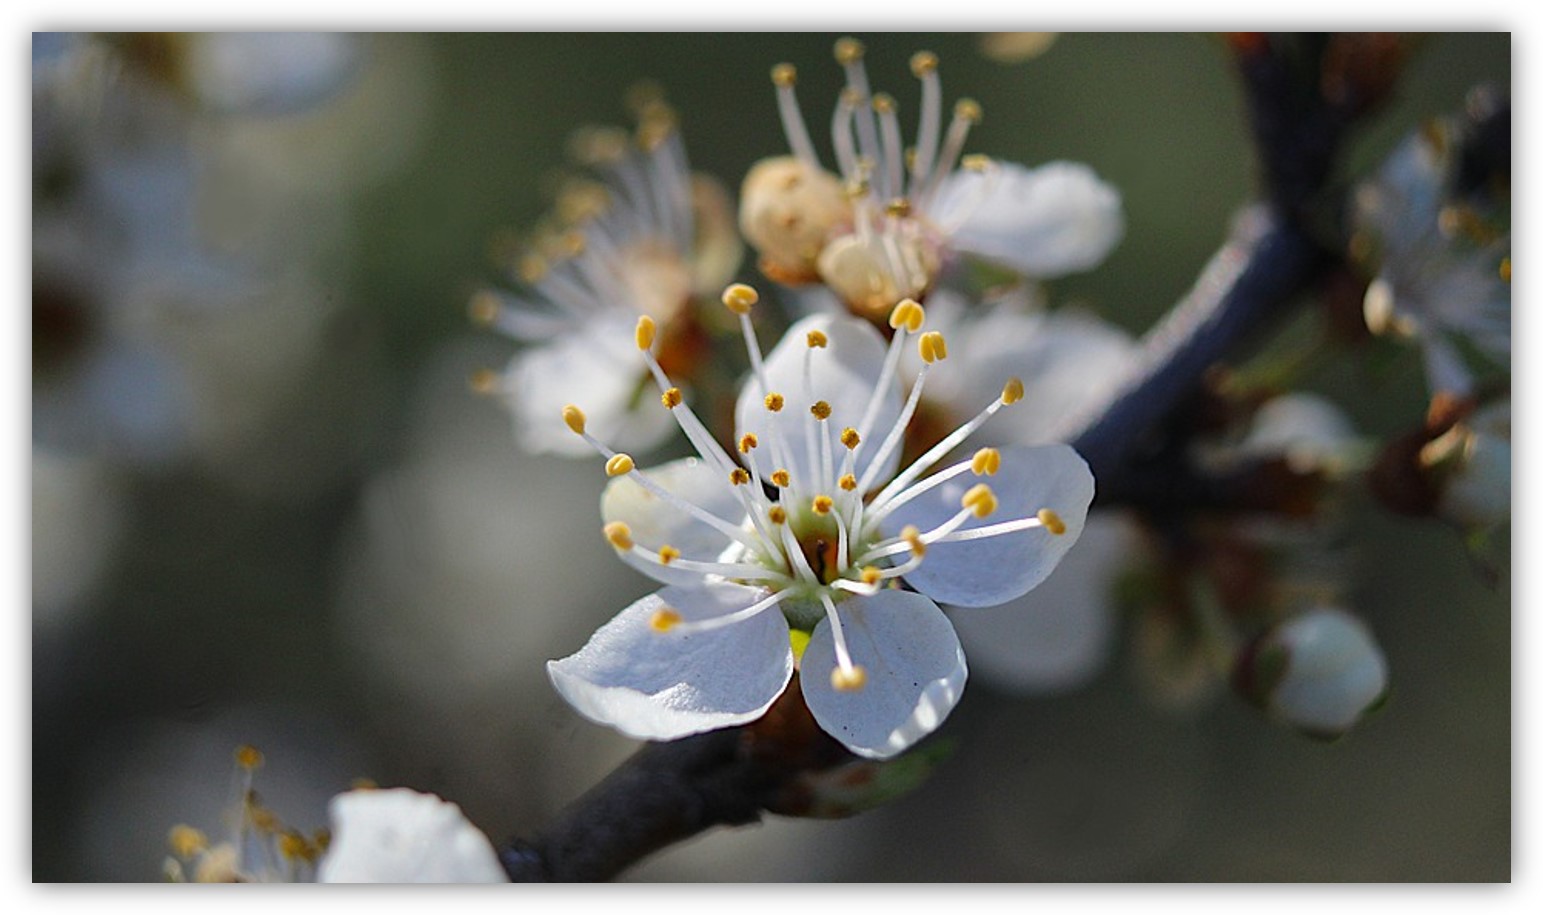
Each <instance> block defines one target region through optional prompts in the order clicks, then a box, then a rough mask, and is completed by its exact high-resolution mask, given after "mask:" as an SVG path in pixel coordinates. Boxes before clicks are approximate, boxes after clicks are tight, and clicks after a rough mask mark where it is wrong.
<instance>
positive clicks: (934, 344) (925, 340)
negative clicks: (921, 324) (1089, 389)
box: [916, 330, 948, 364]
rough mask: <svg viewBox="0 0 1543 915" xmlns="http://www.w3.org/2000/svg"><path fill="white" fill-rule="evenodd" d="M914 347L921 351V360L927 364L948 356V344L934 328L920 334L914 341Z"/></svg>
mask: <svg viewBox="0 0 1543 915" xmlns="http://www.w3.org/2000/svg"><path fill="white" fill-rule="evenodd" d="M916 349H917V351H918V352H920V353H921V357H922V361H923V362H926V363H929V364H930V363H933V362H939V361H941V360H944V359H947V358H948V344H947V342H946V341H944V339H943V335H942V334H940V333H938V332H937V331H935V330H932V331H928V332H927V333H925V334H922V335H921V338H920V339H918V340H917V341H916Z"/></svg>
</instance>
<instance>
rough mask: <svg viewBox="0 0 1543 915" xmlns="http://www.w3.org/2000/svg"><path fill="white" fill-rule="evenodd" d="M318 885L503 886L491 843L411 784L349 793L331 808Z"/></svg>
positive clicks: (446, 805)
mask: <svg viewBox="0 0 1543 915" xmlns="http://www.w3.org/2000/svg"><path fill="white" fill-rule="evenodd" d="M328 811H329V814H330V816H331V819H332V842H331V845H330V846H329V847H328V849H327V854H326V855H325V856H324V857H323V858H322V860H321V864H320V865H319V867H318V869H317V874H316V879H317V881H318V882H320V883H506V882H508V880H509V877H508V875H507V874H506V873H505V872H504V869H503V867H502V866H501V865H500V864H499V863H498V855H497V853H496V852H494V850H493V844H492V843H491V842H489V841H488V837H487V836H486V835H484V834H483V833H482V831H481V830H480V829H478V828H477V827H475V826H473V825H472V824H471V823H470V822H469V821H468V820H467V819H466V817H465V815H464V814H462V813H461V808H460V807H458V806H457V805H455V804H452V803H450V802H449V801H445V800H442V799H440V798H439V797H437V796H435V795H432V794H423V793H421V792H418V791H413V790H411V789H409V788H389V789H382V788H367V789H362V790H358V791H349V792H346V793H344V794H340V795H338V796H337V797H335V798H333V799H332V803H331V804H330V805H328Z"/></svg>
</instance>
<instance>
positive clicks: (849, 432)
mask: <svg viewBox="0 0 1543 915" xmlns="http://www.w3.org/2000/svg"><path fill="white" fill-rule="evenodd" d="M862 441H863V437H862V436H861V435H858V434H857V430H856V429H853V428H852V427H851V426H847V427H846V428H845V429H842V430H841V444H843V445H845V446H846V447H847V450H849V451H850V450H852V449H854V448H856V447H857V446H858V445H860V444H862Z"/></svg>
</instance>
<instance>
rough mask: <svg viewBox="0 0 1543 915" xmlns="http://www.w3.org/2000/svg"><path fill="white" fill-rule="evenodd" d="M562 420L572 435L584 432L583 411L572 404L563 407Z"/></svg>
mask: <svg viewBox="0 0 1543 915" xmlns="http://www.w3.org/2000/svg"><path fill="white" fill-rule="evenodd" d="M563 422H565V423H567V424H568V428H569V429H572V430H573V434H574V435H583V434H584V411H583V410H580V409H579V408H578V407H575V406H574V405H573V404H568V405H567V406H566V407H563Z"/></svg>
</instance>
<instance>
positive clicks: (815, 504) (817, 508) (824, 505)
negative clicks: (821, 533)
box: [809, 495, 836, 515]
mask: <svg viewBox="0 0 1543 915" xmlns="http://www.w3.org/2000/svg"><path fill="white" fill-rule="evenodd" d="M835 504H836V503H835V500H833V499H832V498H831V497H830V496H825V495H820V496H815V497H814V498H813V499H812V500H810V503H809V507H810V508H812V509H814V513H815V514H816V515H828V514H830V510H831V509H832V508H834V507H835Z"/></svg>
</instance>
